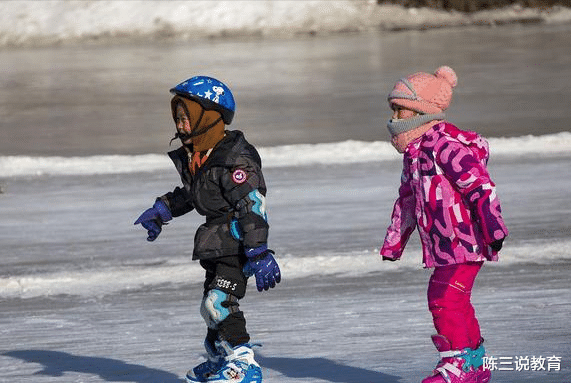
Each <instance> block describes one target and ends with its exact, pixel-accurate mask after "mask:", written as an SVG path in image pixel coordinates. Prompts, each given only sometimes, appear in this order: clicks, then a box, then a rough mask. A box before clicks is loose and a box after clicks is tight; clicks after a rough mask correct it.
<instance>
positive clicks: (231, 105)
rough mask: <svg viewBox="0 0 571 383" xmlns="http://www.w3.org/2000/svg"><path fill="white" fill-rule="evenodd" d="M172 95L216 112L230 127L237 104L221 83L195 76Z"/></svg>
mask: <svg viewBox="0 0 571 383" xmlns="http://www.w3.org/2000/svg"><path fill="white" fill-rule="evenodd" d="M170 92H171V93H172V94H176V95H178V96H180V97H184V98H188V99H190V100H193V101H196V102H198V103H199V104H200V105H202V107H203V108H204V109H206V110H215V111H217V112H219V113H220V114H221V115H222V121H224V123H225V124H226V125H230V123H231V122H232V118H234V112H235V111H236V103H235V102H234V96H233V95H232V92H231V91H230V89H229V88H228V87H227V86H226V85H225V84H224V83H223V82H221V81H218V80H216V79H215V78H212V77H207V76H194V77H192V78H189V79H188V80H186V81H183V82H181V83H180V84H178V85H177V86H175V87H174V88H172V89H171V90H170Z"/></svg>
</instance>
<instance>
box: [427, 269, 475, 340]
mask: <svg viewBox="0 0 571 383" xmlns="http://www.w3.org/2000/svg"><path fill="white" fill-rule="evenodd" d="M482 265H483V262H468V263H462V264H457V265H449V266H440V267H436V268H435V269H434V272H433V273H432V276H431V277H430V282H429V283H428V308H429V309H430V312H431V313H432V319H433V321H434V327H435V328H436V331H437V332H438V334H440V335H443V336H445V337H446V338H447V339H448V341H449V342H450V345H451V346H452V350H462V349H464V348H466V347H470V348H472V349H476V348H477V347H478V345H479V343H480V340H481V335H480V325H479V324H478V320H477V319H476V314H475V312H474V307H473V306H472V303H471V302H470V298H471V295H472V286H473V285H474V280H475V279H476V276H477V275H478V272H479V271H480V269H481V268H482Z"/></svg>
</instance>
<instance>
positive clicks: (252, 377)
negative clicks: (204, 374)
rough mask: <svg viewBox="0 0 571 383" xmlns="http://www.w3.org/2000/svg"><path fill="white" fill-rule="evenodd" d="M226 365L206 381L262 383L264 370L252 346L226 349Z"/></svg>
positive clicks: (243, 345)
mask: <svg viewBox="0 0 571 383" xmlns="http://www.w3.org/2000/svg"><path fill="white" fill-rule="evenodd" d="M226 352H227V355H226V357H225V358H224V365H223V366H222V368H220V369H219V370H218V371H217V372H216V373H215V374H212V375H210V376H209V377H208V379H206V382H208V383H262V369H261V368H260V366H259V365H258V363H257V362H256V361H255V360H254V351H252V346H251V345H250V344H242V345H239V346H236V347H234V348H228V349H226Z"/></svg>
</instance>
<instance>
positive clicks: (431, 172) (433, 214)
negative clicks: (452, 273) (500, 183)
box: [380, 122, 508, 267]
mask: <svg viewBox="0 0 571 383" xmlns="http://www.w3.org/2000/svg"><path fill="white" fill-rule="evenodd" d="M487 162H488V143H487V141H486V140H485V139H484V138H482V137H481V136H479V135H478V134H477V133H474V132H469V131H462V130H460V129H458V128H457V127H456V126H454V125H452V124H450V123H447V122H441V123H438V124H436V125H435V126H434V127H432V128H431V129H430V130H429V131H428V132H426V133H425V134H424V135H423V136H421V137H419V138H417V139H416V140H414V141H412V142H411V143H410V144H409V145H408V146H407V149H406V151H405V153H404V164H403V173H402V179H401V186H400V188H399V197H398V199H397V200H396V202H395V205H394V210H393V214H392V218H391V221H392V222H391V225H390V226H389V228H388V229H387V234H386V237H385V241H384V244H383V247H382V249H381V251H380V253H381V255H382V256H384V257H388V258H392V259H399V258H400V257H401V255H402V253H403V250H404V248H405V246H406V243H407V241H408V239H409V238H410V235H411V234H412V232H413V231H414V229H415V228H416V227H417V226H418V231H419V234H420V239H421V242H422V252H423V263H424V266H425V267H436V266H445V265H450V264H457V263H465V262H470V261H483V260H490V261H497V260H498V255H497V252H495V251H493V250H492V248H491V247H490V246H489V244H490V243H492V242H493V241H495V240H498V239H502V238H504V237H506V236H507V235H508V230H507V228H506V226H505V224H504V221H503V219H502V215H501V208H500V202H499V200H498V197H497V196H496V189H495V184H494V183H493V182H492V180H491V179H490V176H489V174H488V171H487V169H486V164H487Z"/></svg>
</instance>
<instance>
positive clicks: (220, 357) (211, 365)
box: [186, 341, 226, 383]
mask: <svg viewBox="0 0 571 383" xmlns="http://www.w3.org/2000/svg"><path fill="white" fill-rule="evenodd" d="M204 347H205V348H206V352H207V360H206V362H202V363H200V364H199V365H198V366H196V367H194V368H193V369H192V370H189V371H188V372H187V373H186V381H187V382H188V383H194V382H206V381H207V380H208V378H209V377H210V376H212V375H215V374H216V373H217V372H218V370H220V369H221V368H222V367H223V366H224V364H225V363H226V360H225V359H224V356H225V355H226V353H225V352H224V349H223V348H222V347H217V348H216V349H214V348H212V346H211V345H210V343H209V342H207V341H205V342H204Z"/></svg>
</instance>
